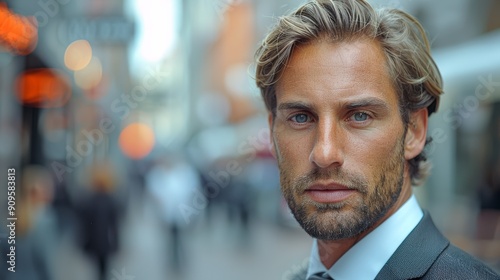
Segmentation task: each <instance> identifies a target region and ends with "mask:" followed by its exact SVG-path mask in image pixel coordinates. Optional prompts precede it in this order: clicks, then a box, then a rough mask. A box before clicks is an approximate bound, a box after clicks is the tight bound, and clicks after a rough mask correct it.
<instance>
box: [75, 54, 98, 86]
mask: <svg viewBox="0 0 500 280" xmlns="http://www.w3.org/2000/svg"><path fill="white" fill-rule="evenodd" d="M74 77H75V83H76V84H77V85H78V86H79V87H80V88H82V89H85V90H90V89H92V88H94V87H96V86H97V85H98V84H99V83H100V82H101V79H102V64H101V61H100V60H99V59H98V58H97V57H92V59H91V60H90V62H89V64H88V65H87V66H86V67H85V68H83V69H81V70H79V71H76V72H75V75H74Z"/></svg>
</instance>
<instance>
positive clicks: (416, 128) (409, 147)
mask: <svg viewBox="0 0 500 280" xmlns="http://www.w3.org/2000/svg"><path fill="white" fill-rule="evenodd" d="M427 120H428V114H427V108H424V109H420V110H418V111H416V112H412V113H411V114H410V122H409V123H408V129H407V131H406V137H405V159H406V160H410V159H412V158H414V157H416V156H418V155H419V154H420V153H421V152H422V150H423V149H424V146H425V140H426V138H427Z"/></svg>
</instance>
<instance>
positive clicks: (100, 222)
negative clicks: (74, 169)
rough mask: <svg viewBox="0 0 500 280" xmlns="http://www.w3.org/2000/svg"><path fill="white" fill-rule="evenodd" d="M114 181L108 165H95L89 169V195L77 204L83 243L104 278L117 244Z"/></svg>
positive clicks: (100, 276) (116, 207)
mask: <svg viewBox="0 0 500 280" xmlns="http://www.w3.org/2000/svg"><path fill="white" fill-rule="evenodd" d="M115 180H116V178H115V175H114V171H113V169H112V168H111V166H110V165H109V164H95V165H94V166H93V168H92V169H91V171H90V182H89V184H90V189H91V194H90V195H89V196H88V197H87V198H85V199H84V200H83V201H82V202H81V204H80V218H81V231H80V232H81V234H82V236H81V242H82V246H83V249H84V251H85V252H86V253H87V254H88V255H89V256H90V257H91V258H92V259H93V260H94V262H95V264H96V267H97V271H98V275H99V279H100V280H104V279H107V278H106V277H107V275H108V273H109V271H108V270H109V260H110V257H111V256H112V255H113V254H114V253H116V252H117V251H118V245H119V235H118V218H119V215H118V211H119V207H118V204H117V201H116V200H115V199H114V197H113V192H114V190H115V188H116V181H115Z"/></svg>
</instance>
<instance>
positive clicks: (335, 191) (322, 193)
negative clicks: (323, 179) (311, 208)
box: [305, 184, 356, 203]
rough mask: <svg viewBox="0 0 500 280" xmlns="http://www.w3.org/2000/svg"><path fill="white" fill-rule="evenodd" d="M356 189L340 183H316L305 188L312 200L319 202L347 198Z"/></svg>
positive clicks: (332, 201)
mask: <svg viewBox="0 0 500 280" xmlns="http://www.w3.org/2000/svg"><path fill="white" fill-rule="evenodd" d="M355 192H356V190H353V189H350V188H348V187H346V186H343V185H340V184H316V185H312V186H310V187H309V188H307V189H306V190H305V193H306V195H308V196H309V197H310V198H311V199H312V200H314V201H316V202H319V203H337V202H341V201H343V200H346V199H347V198H349V197H350V196H351V195H352V194H354V193H355Z"/></svg>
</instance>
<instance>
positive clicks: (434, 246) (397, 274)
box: [375, 212, 450, 280]
mask: <svg viewBox="0 0 500 280" xmlns="http://www.w3.org/2000/svg"><path fill="white" fill-rule="evenodd" d="M449 244H450V242H449V241H448V240H447V239H446V238H445V237H444V236H443V235H442V234H441V233H440V232H439V230H438V229H437V228H436V226H435V225H434V222H433V221H432V219H431V217H430V216H429V213H427V212H426V213H425V214H424V217H423V218H422V220H421V221H420V222H419V223H418V225H417V226H416V227H415V229H414V230H413V231H412V232H411V233H410V235H408V237H407V238H406V239H405V240H404V241H403V243H401V245H400V246H399V248H398V249H397V250H396V252H394V254H393V255H392V257H391V258H390V259H389V260H388V261H387V263H386V264H385V265H384V267H383V268H382V270H381V271H380V272H379V274H378V275H377V277H376V278H375V279H376V280H382V279H383V280H387V279H413V278H419V277H422V276H423V275H424V274H425V273H426V272H427V270H428V269H429V268H430V266H431V265H432V264H433V263H434V261H435V260H436V259H437V258H438V256H439V255H440V254H441V252H443V250H444V249H446V247H448V245H449Z"/></svg>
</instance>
